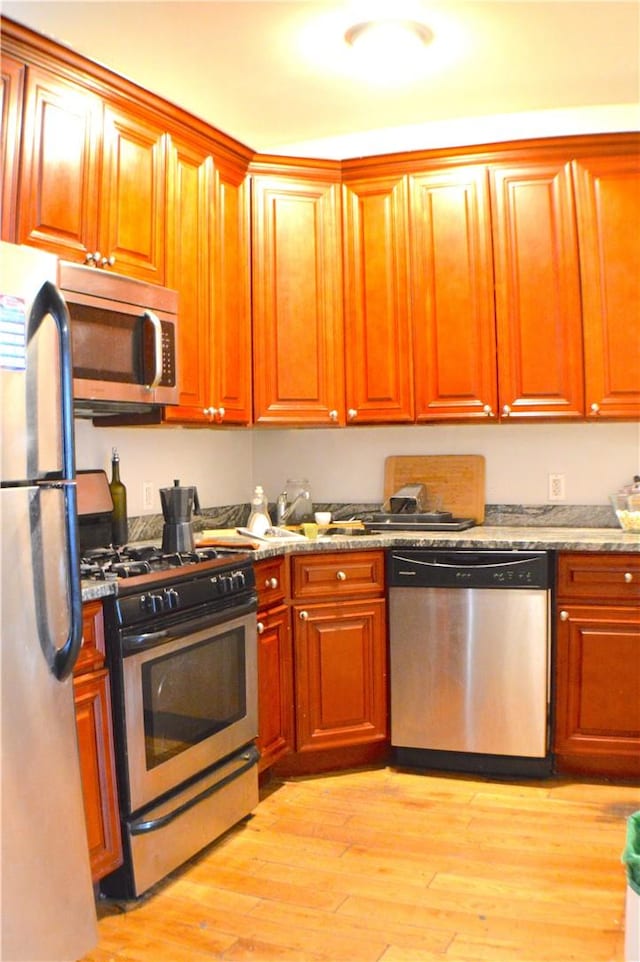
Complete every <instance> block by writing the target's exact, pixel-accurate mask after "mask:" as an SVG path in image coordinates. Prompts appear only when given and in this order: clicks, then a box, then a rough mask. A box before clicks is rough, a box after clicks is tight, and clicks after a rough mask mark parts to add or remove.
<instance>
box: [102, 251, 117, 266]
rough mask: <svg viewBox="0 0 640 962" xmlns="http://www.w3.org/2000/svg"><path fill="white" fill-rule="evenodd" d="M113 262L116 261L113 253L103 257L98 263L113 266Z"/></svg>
mask: <svg viewBox="0 0 640 962" xmlns="http://www.w3.org/2000/svg"><path fill="white" fill-rule="evenodd" d="M115 262H116V258H115V254H111V255H110V256H109V257H103V258H101V260H100V263H101V264H102V266H103V267H113V265H114V264H115Z"/></svg>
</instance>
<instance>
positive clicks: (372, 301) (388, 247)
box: [342, 177, 414, 424]
mask: <svg viewBox="0 0 640 962" xmlns="http://www.w3.org/2000/svg"><path fill="white" fill-rule="evenodd" d="M342 190H343V224H344V228H343V230H344V301H345V363H346V403H347V423H349V424H359V423H368V424H375V423H376V422H385V423H390V422H407V421H409V422H410V421H413V418H414V406H413V364H412V344H411V302H410V298H409V277H408V237H407V182H406V178H405V177H390V178H372V179H367V180H361V181H355V182H352V183H348V184H345V185H344V186H343V188H342Z"/></svg>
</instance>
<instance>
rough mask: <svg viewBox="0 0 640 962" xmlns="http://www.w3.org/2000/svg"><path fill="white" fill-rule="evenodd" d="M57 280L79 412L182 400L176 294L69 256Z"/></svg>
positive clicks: (146, 407) (143, 408) (129, 409)
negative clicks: (66, 316)
mask: <svg viewBox="0 0 640 962" xmlns="http://www.w3.org/2000/svg"><path fill="white" fill-rule="evenodd" d="M58 283H59V286H60V290H61V292H62V295H63V297H64V299H65V301H66V303H67V307H68V308H69V315H70V318H71V348H72V357H73V394H74V410H75V414H76V415H77V416H78V417H83V416H84V417H95V416H100V415H104V414H135V413H145V412H148V411H151V410H154V409H156V408H158V407H159V406H161V405H165V404H177V403H178V374H177V362H178V358H177V344H178V336H177V335H178V332H177V326H178V294H177V292H176V291H172V290H169V289H168V288H166V287H158V286H156V285H154V284H149V283H147V282H146V281H140V280H135V279H133V278H131V277H125V276H124V275H122V274H114V273H111V272H110V271H108V270H100V269H98V268H95V267H88V266H84V265H82V264H73V263H71V262H69V261H60V262H59V266H58Z"/></svg>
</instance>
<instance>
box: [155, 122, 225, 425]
mask: <svg viewBox="0 0 640 962" xmlns="http://www.w3.org/2000/svg"><path fill="white" fill-rule="evenodd" d="M213 177H214V171H213V158H212V156H211V154H210V152H209V151H208V150H207V149H206V148H204V147H199V146H197V145H194V144H191V143H188V142H185V141H180V140H177V139H172V141H171V147H170V151H169V176H168V185H169V195H168V196H169V203H168V211H169V216H168V221H167V286H168V287H171V288H173V289H175V290H177V291H178V294H179V295H180V301H179V317H180V325H179V328H178V335H179V344H178V349H179V356H178V372H179V383H180V404H179V405H178V406H176V407H172V406H168V407H167V408H165V414H164V416H165V420H166V421H196V422H197V421H209V420H210V415H209V407H210V379H211V376H210V368H211V333H212V327H213V298H212V289H211V288H212V283H211V277H212V265H211V246H212V244H211V241H212V226H211V225H212V218H213V197H214V195H213Z"/></svg>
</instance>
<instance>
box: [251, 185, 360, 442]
mask: <svg viewBox="0 0 640 962" xmlns="http://www.w3.org/2000/svg"><path fill="white" fill-rule="evenodd" d="M252 189H253V204H252V219H253V220H252V241H253V244H252V251H253V351H254V355H253V390H254V400H253V403H254V421H255V423H256V424H296V425H337V424H344V339H343V312H342V272H341V268H340V265H341V257H340V254H341V230H340V216H339V212H340V193H339V187H338V184H337V183H327V182H325V181H312V180H309V181H305V180H298V179H295V178H287V177H271V176H266V175H257V176H255V177H254V179H253V187H252Z"/></svg>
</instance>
